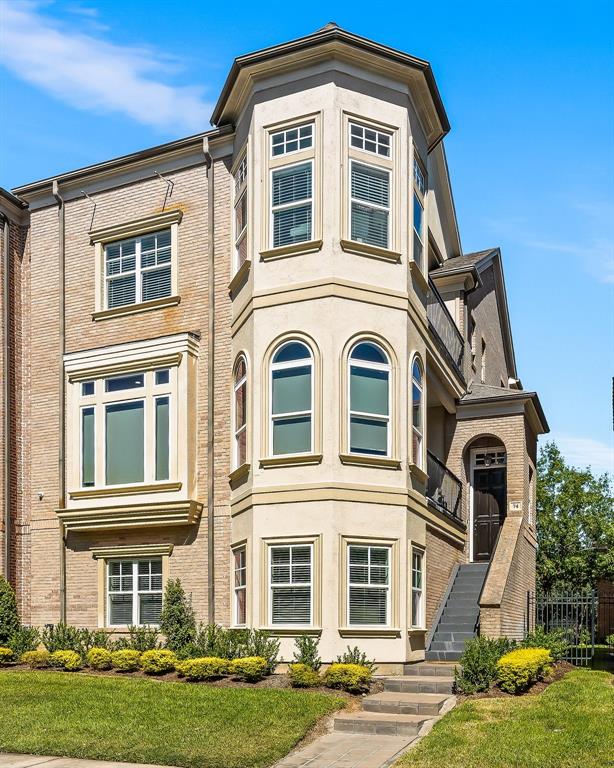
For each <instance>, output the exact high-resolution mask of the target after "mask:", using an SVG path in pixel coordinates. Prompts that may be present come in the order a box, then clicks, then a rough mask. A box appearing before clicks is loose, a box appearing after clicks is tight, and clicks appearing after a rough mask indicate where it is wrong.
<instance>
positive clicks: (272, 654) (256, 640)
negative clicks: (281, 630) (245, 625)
mask: <svg viewBox="0 0 614 768" xmlns="http://www.w3.org/2000/svg"><path fill="white" fill-rule="evenodd" d="M279 646H280V640H279V639H278V638H276V637H271V635H270V634H269V633H268V632H267V631H266V630H265V629H252V630H249V633H248V637H247V640H246V642H245V647H244V651H245V652H244V653H243V654H242V655H244V656H258V657H260V658H263V659H266V673H267V675H271V674H273V672H274V671H275V667H276V666H277V659H278V657H279Z"/></svg>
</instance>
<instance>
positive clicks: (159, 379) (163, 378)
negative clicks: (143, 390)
mask: <svg viewBox="0 0 614 768" xmlns="http://www.w3.org/2000/svg"><path fill="white" fill-rule="evenodd" d="M169 381H170V371H169V370H168V369H167V370H164V371H156V386H159V385H160V384H168V382H169Z"/></svg>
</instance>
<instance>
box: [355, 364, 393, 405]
mask: <svg viewBox="0 0 614 768" xmlns="http://www.w3.org/2000/svg"><path fill="white" fill-rule="evenodd" d="M350 409H351V410H352V411H361V412H362V413H377V414H380V415H382V416H387V415H388V372H387V371H376V370H373V369H371V368H358V367H357V366H354V365H352V366H350Z"/></svg>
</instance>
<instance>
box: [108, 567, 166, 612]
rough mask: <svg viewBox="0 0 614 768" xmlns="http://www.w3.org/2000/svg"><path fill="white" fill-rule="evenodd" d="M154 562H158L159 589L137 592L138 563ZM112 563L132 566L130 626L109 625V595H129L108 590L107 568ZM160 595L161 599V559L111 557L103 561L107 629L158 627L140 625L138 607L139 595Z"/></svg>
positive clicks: (162, 595)
mask: <svg viewBox="0 0 614 768" xmlns="http://www.w3.org/2000/svg"><path fill="white" fill-rule="evenodd" d="M154 560H159V561H160V581H161V587H160V589H155V590H152V589H150V590H143V591H142V590H139V581H138V579H139V563H140V562H149V563H151V562H153V561H154ZM113 562H123V563H131V564H132V619H133V621H132V622H131V624H111V595H112V594H130V593H129V592H125V591H123V590H119V591H115V590H110V589H109V578H110V573H109V570H110V568H109V566H110V565H111V563H113ZM158 593H159V594H160V596H161V598H162V599H163V598H164V563H163V560H162V557H139V558H130V557H113V558H109V559H108V560H106V561H105V596H106V600H105V608H106V618H107V621H106V626H108V627H128V626H136V627H145V626H150V627H159V626H160V625H159V624H141V622H140V619H141V617H140V605H139V595H141V594H158ZM135 619H138V621H135Z"/></svg>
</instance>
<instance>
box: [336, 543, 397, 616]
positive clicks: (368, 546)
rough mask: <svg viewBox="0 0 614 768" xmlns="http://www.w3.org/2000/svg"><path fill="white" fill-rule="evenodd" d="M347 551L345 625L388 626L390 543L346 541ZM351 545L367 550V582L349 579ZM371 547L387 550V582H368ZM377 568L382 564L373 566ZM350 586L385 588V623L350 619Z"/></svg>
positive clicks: (390, 576) (390, 571) (390, 596)
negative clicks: (358, 621)
mask: <svg viewBox="0 0 614 768" xmlns="http://www.w3.org/2000/svg"><path fill="white" fill-rule="evenodd" d="M346 546H347V551H346V575H345V581H346V611H347V615H346V625H347V626H348V627H369V628H375V627H390V625H391V621H392V555H393V552H392V546H391V545H390V544H372V543H370V542H364V543H359V542H355V541H353V542H348V543H347V544H346ZM352 547H354V548H356V549H367V550H368V559H367V563H368V565H367V573H368V575H369V582H367V583H365V582H362V583H355V584H353V583H352V582H351V581H350V551H351V549H352ZM372 549H385V550H387V551H388V565H387V566H386V568H387V569H388V583H387V584H385V585H384V584H371V583H370V578H371V577H370V572H371V550H372ZM375 567H378V568H381V567H382V566H375ZM352 587H360V588H364V587H366V588H369V587H373V589H382V588H383V587H385V588H386V623H385V624H354V623H352V622H351V621H350V606H351V602H350V601H351V597H350V596H351V589H352Z"/></svg>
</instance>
